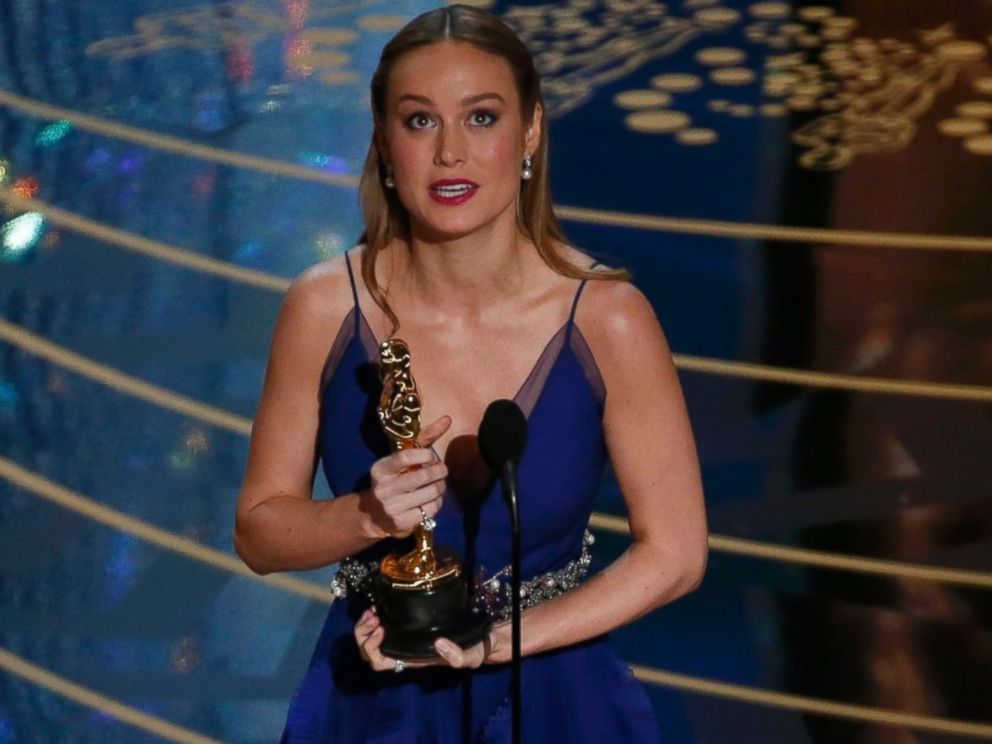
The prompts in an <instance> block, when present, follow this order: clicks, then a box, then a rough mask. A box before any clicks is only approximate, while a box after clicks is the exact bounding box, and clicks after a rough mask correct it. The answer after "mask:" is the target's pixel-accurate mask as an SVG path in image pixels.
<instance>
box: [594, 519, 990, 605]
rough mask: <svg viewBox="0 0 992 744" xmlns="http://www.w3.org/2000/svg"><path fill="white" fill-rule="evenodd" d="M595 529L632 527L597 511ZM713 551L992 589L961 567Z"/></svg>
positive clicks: (745, 549) (712, 541) (755, 548)
mask: <svg viewBox="0 0 992 744" xmlns="http://www.w3.org/2000/svg"><path fill="white" fill-rule="evenodd" d="M589 525H590V526H591V527H592V528H593V529H598V530H603V531H604V532H613V533H616V534H619V535H629V534H630V525H629V524H628V523H627V520H626V519H624V518H623V517H618V516H616V515H613V514H603V513H600V512H594V513H593V515H592V517H591V518H590V520H589ZM709 545H710V548H711V549H712V550H716V551H719V552H721V553H730V554H731V555H741V556H746V557H748V558H760V559H763V560H769V561H780V562H782V563H793V564H796V565H801V566H817V567H819V568H833V569H838V570H841V571H852V572H855V573H866V574H873V575H876V576H896V577H899V578H904V579H922V580H924V581H937V582H941V583H944V584H959V585H962V586H974V587H979V588H981V589H992V573H986V572H983V571H971V570H968V569H961V568H940V567H938V566H924V565H920V564H913V563H904V562H901V561H887V560H881V559H878V558H860V557H855V556H850V555H843V554H840V553H828V552H825V551H822V550H809V549H807V548H792V547H789V546H785V545H775V544H773V543H765V542H758V541H757V540H743V539H741V538H738V537H728V536H726V535H715V534H711V535H710V536H709Z"/></svg>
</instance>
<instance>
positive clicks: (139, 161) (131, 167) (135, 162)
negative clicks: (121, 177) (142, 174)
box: [118, 150, 145, 173]
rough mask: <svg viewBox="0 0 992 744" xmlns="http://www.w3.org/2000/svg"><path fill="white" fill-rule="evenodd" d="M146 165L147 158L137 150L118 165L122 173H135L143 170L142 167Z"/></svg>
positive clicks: (122, 159)
mask: <svg viewBox="0 0 992 744" xmlns="http://www.w3.org/2000/svg"><path fill="white" fill-rule="evenodd" d="M144 164H145V156H144V155H142V154H141V153H140V152H138V151H137V150H132V151H131V152H129V153H128V154H127V155H125V156H124V157H123V158H121V161H120V163H119V165H118V170H119V171H120V172H121V173H134V172H136V171H138V170H140V169H141V166H142V165H144Z"/></svg>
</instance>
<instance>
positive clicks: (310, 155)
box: [299, 152, 348, 173]
mask: <svg viewBox="0 0 992 744" xmlns="http://www.w3.org/2000/svg"><path fill="white" fill-rule="evenodd" d="M299 158H300V162H302V163H304V164H305V165H310V166H315V167H317V168H323V169H324V170H328V171H331V172H332V173H347V172H348V161H347V160H345V159H344V158H342V157H338V156H337V155H325V154H324V153H322V152H301V153H300V155H299Z"/></svg>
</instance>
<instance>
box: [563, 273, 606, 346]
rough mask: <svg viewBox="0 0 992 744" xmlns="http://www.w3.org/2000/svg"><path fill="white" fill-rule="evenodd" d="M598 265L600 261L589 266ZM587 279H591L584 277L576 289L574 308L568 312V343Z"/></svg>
mask: <svg viewBox="0 0 992 744" xmlns="http://www.w3.org/2000/svg"><path fill="white" fill-rule="evenodd" d="M597 266H599V261H594V262H593V263H592V265H591V266H590V267H589V268H590V269H595V268H596V267H597ZM587 281H589V280H588V279H583V280H582V281H581V282H580V283H579V288H578V289H577V290H575V299H574V300H572V310H571V312H569V314H568V323H567V324H566V325H567V327H566V330H565V342H566V343H567V342H568V340H569V339H570V338H571V337H572V326H574V325H575V311H576V310H577V309H578V307H579V298H580V297H581V296H582V290H583V289H585V288H586V282H587Z"/></svg>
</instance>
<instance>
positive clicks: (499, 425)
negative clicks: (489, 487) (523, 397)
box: [479, 400, 527, 470]
mask: <svg viewBox="0 0 992 744" xmlns="http://www.w3.org/2000/svg"><path fill="white" fill-rule="evenodd" d="M526 445H527V418H526V417H525V416H524V412H523V411H521V410H520V406H518V405H517V404H516V403H514V402H513V401H512V400H494V401H493V402H492V403H490V404H489V407H488V408H486V413H485V414H484V415H483V417H482V423H481V424H479V451H480V452H481V453H482V457H483V459H484V460H485V461H486V464H488V465H489V467H491V468H492V469H493V470H500V469H501V468H502V467H503V465H505V464H506V463H507V462H513V463H514V464H516V463H519V462H520V457H521V455H523V453H524V447H525V446H526Z"/></svg>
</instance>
